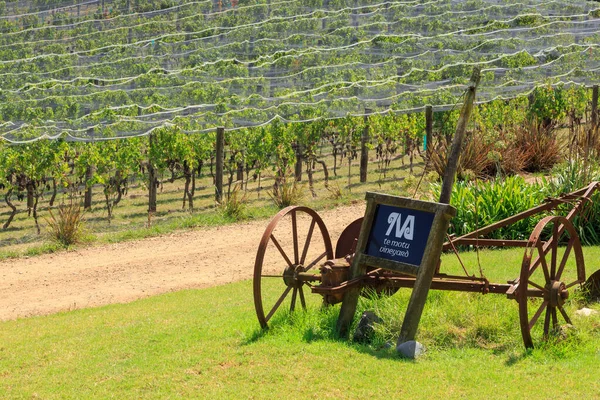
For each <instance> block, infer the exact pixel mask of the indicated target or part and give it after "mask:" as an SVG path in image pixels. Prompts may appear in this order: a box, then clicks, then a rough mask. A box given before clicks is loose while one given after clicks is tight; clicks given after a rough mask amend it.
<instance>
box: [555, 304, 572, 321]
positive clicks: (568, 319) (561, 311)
mask: <svg viewBox="0 0 600 400" xmlns="http://www.w3.org/2000/svg"><path fill="white" fill-rule="evenodd" d="M558 309H559V311H560V313H561V314H562V316H563V318H564V319H565V322H566V323H567V324H571V325H572V323H571V319H570V318H569V316H568V315H567V313H566V311H565V309H564V308H562V306H558Z"/></svg>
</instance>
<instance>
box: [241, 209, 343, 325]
mask: <svg viewBox="0 0 600 400" xmlns="http://www.w3.org/2000/svg"><path fill="white" fill-rule="evenodd" d="M315 228H316V229H315ZM315 230H317V231H318V232H315ZM332 258H333V248H332V246H331V239H330V237H329V232H328V231H327V228H326V227H325V223H324V222H323V220H322V219H321V217H319V215H318V214H317V213H316V212H315V211H314V210H312V209H310V208H308V207H302V206H290V207H287V208H285V209H283V210H281V211H280V212H279V213H277V215H275V217H273V219H272V220H271V222H269V225H268V226H267V229H266V230H265V233H264V234H263V236H262V239H261V240H260V244H259V246H258V252H257V253H256V261H255V263H254V280H253V286H254V307H255V308H256V315H257V317H258V321H259V322H260V326H261V327H262V328H267V327H268V323H269V320H270V319H271V318H272V317H273V315H274V314H275V312H276V311H277V310H278V309H280V308H281V309H288V308H289V310H290V312H292V311H294V309H295V307H296V300H297V298H300V303H301V305H302V307H303V308H306V300H305V297H304V291H303V286H305V285H306V284H307V283H309V282H311V281H316V280H318V278H317V277H316V275H315V278H311V274H318V270H317V269H316V268H314V267H315V266H318V265H319V263H320V262H324V261H325V260H328V259H332ZM290 293H291V295H290ZM288 298H291V299H290V301H289V305H288V303H287V299H288Z"/></svg>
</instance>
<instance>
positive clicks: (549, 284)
mask: <svg viewBox="0 0 600 400" xmlns="http://www.w3.org/2000/svg"><path fill="white" fill-rule="evenodd" d="M599 185H600V184H599V183H598V182H593V183H591V184H589V185H588V186H587V187H585V188H582V189H580V190H577V191H574V192H572V193H569V194H565V195H563V196H560V197H558V198H548V199H546V200H545V201H544V202H543V204H540V205H539V206H537V207H534V208H532V209H529V210H527V211H524V212H521V213H519V214H517V215H514V216H512V217H510V218H507V219H505V220H503V221H500V222H497V223H494V224H491V225H488V226H485V227H483V228H480V229H477V230H475V231H473V232H471V233H468V234H466V235H463V236H460V237H448V240H447V241H446V243H444V244H443V250H444V251H455V252H456V250H457V249H459V248H461V246H481V247H494V248H504V247H523V248H524V249H525V251H524V255H523V259H522V263H521V265H520V270H519V271H517V272H518V275H517V276H516V277H514V279H511V280H509V281H507V283H492V282H489V281H488V280H487V279H486V278H485V277H483V276H481V277H475V276H470V275H469V274H468V273H467V272H466V270H465V275H464V276H463V275H448V274H444V273H443V272H442V271H441V269H440V264H439V263H438V267H437V270H436V272H435V274H434V277H433V281H432V283H431V289H434V290H453V291H464V292H477V293H482V294H487V293H496V294H504V295H506V296H507V297H508V298H509V299H514V300H516V302H517V303H518V307H519V318H520V327H521V333H522V336H523V342H524V344H525V346H526V347H533V345H534V341H537V340H538V339H540V340H541V339H543V338H546V337H547V336H548V335H549V333H550V332H551V330H552V329H555V328H558V327H559V326H560V324H562V323H563V321H564V322H565V323H568V324H570V323H571V319H570V317H569V316H568V314H567V312H566V310H565V308H564V307H563V305H564V304H565V302H566V301H567V299H568V297H569V295H570V294H571V292H572V291H573V290H575V289H577V288H579V287H581V286H582V285H583V284H584V283H585V282H586V274H585V266H584V257H583V252H582V247H581V243H580V239H579V236H578V234H577V231H576V229H575V227H574V226H573V220H574V218H575V217H576V216H577V215H581V214H582V213H583V212H584V211H585V209H586V206H587V205H588V204H590V203H591V197H592V195H593V193H594V192H595V191H596V190H597V189H598V187H599ZM558 209H561V210H563V214H564V210H565V209H567V211H568V212H567V213H566V215H565V216H559V215H552V212H556V211H557V210H558ZM534 216H538V217H539V216H543V218H542V219H541V220H540V221H539V222H538V223H537V225H536V226H535V228H534V229H533V231H532V232H531V235H530V237H529V239H528V240H504V239H489V238H486V235H488V234H489V233H490V232H493V231H497V230H498V229H500V228H502V227H506V226H508V225H511V224H514V223H517V222H518V221H521V220H524V219H526V218H530V217H534ZM362 222H363V218H359V219H357V220H355V221H354V222H352V223H351V224H350V225H348V226H347V227H346V228H345V229H344V230H343V232H342V233H341V234H340V236H339V238H338V240H337V243H336V246H335V248H334V247H333V246H332V241H331V238H330V236H329V232H328V230H327V227H326V226H325V224H324V223H323V220H322V219H321V218H320V217H319V215H318V214H317V213H316V212H315V211H314V210H312V209H310V208H308V207H303V206H291V207H288V208H286V209H283V210H282V211H280V212H279V213H278V214H277V215H275V217H274V218H273V219H272V220H271V221H270V223H269V224H268V226H267V229H266V231H265V233H264V234H263V236H262V239H261V241H260V245H259V248H258V252H257V255H256V262H255V266H254V281H253V289H254V303H255V308H256V314H257V316H258V320H259V322H260V325H261V326H262V327H263V328H267V327H268V324H269V321H271V320H272V318H273V316H274V315H276V312H277V311H278V310H281V309H286V310H287V309H288V307H289V310H290V311H293V310H294V309H295V308H296V306H297V303H298V301H299V302H300V305H301V306H302V307H303V308H305V307H306V300H305V291H304V289H305V288H309V289H310V290H311V291H312V292H313V293H318V294H320V295H321V296H322V297H323V301H324V303H325V304H335V303H339V302H341V301H342V298H343V295H344V293H345V292H346V291H348V290H349V289H350V288H356V287H370V288H372V289H373V290H375V291H377V292H387V293H393V292H395V291H396V290H398V288H411V287H414V285H415V277H413V276H407V275H405V274H402V273H398V272H395V271H390V270H386V269H382V268H369V269H367V272H366V274H364V275H362V276H359V277H357V278H354V279H349V278H348V276H349V274H348V271H349V266H350V265H351V263H352V259H353V257H354V250H355V248H356V242H357V239H358V236H359V232H360V230H361V224H362ZM301 232H302V233H301ZM457 255H458V253H457ZM271 279H275V280H276V281H277V282H278V283H279V285H280V290H279V291H278V292H277V293H276V294H275V295H273V294H272V290H270V291H269V293H267V290H265V285H264V284H265V282H266V281H267V280H271ZM599 283H600V271H598V272H596V273H595V274H593V275H592V276H591V277H590V279H589V280H588V284H589V285H590V286H591V287H595V290H596V291H597V290H598V285H599ZM269 295H271V298H269ZM288 297H289V298H291V301H289V300H286V298H288ZM288 304H289V305H288ZM284 305H285V306H284Z"/></svg>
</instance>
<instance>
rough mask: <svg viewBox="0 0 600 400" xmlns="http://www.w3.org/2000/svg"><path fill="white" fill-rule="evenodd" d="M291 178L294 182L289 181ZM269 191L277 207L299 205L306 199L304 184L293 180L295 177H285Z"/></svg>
mask: <svg viewBox="0 0 600 400" xmlns="http://www.w3.org/2000/svg"><path fill="white" fill-rule="evenodd" d="M290 180H291V181H292V182H289V181H290ZM268 193H269V197H271V199H272V200H273V202H274V203H275V205H276V206H277V207H279V208H286V207H288V206H291V205H297V204H299V203H300V202H301V201H302V199H304V186H303V185H301V184H299V183H298V182H296V181H295V180H293V178H291V179H288V178H285V177H284V178H283V179H281V180H280V182H279V183H278V184H276V185H275V186H273V190H272V191H270V192H268Z"/></svg>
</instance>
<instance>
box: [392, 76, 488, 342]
mask: <svg viewBox="0 0 600 400" xmlns="http://www.w3.org/2000/svg"><path fill="white" fill-rule="evenodd" d="M479 80H480V71H479V69H475V71H473V75H472V76H471V82H470V85H469V89H468V90H467V95H466V97H465V102H464V104H463V107H462V109H461V111H460V117H459V119H458V123H457V124H456V133H455V134H454V139H453V140H452V148H451V149H450V154H449V156H448V164H447V165H446V171H445V173H444V181H443V183H442V191H441V194H440V199H439V202H440V203H442V204H450V195H451V194H452V187H453V186H454V177H455V175H456V170H457V168H458V159H459V157H460V151H461V149H462V144H463V141H464V138H465V133H466V131H467V123H468V122H469V119H470V118H471V113H472V111H473V103H474V101H475V92H476V89H477V85H478V84H479ZM446 229H447V227H446ZM431 234H432V235H434V237H433V238H432V239H430V240H432V241H433V245H432V249H433V251H431V252H429V253H427V254H425V256H424V260H423V267H422V268H421V269H420V270H419V272H418V274H417V279H416V280H415V286H414V289H413V291H412V294H411V297H410V301H409V303H408V307H407V309H406V315H405V317H404V321H403V322H402V328H401V330H400V337H399V338H398V344H402V343H404V342H406V341H409V340H414V338H415V335H416V333H417V328H418V326H419V321H420V320H421V315H422V314H423V308H425V301H426V300H427V294H428V293H429V287H430V286H431V281H432V280H433V274H434V273H435V270H436V267H437V264H438V262H439V259H440V255H441V252H442V245H443V243H444V238H445V234H446V230H445V229H444V230H443V231H442V230H441V229H437V230H436V227H433V228H432V233H431Z"/></svg>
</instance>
